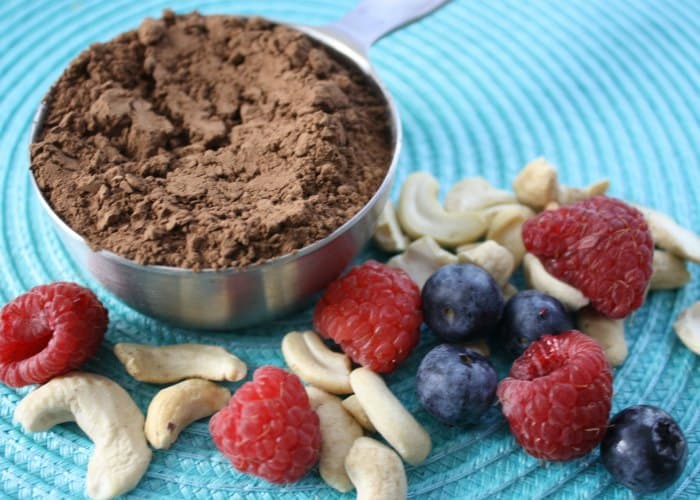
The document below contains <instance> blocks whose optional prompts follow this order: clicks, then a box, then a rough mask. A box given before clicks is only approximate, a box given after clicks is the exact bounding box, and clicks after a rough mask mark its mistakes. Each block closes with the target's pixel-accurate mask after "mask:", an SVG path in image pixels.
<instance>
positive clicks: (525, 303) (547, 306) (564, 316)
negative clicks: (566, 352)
mask: <svg viewBox="0 0 700 500" xmlns="http://www.w3.org/2000/svg"><path fill="white" fill-rule="evenodd" d="M500 326H501V338H502V339H503V342H504V344H505V347H506V349H508V351H509V352H510V353H511V354H512V355H513V356H515V357H518V356H520V355H521V354H522V353H523V352H525V349H527V348H528V347H529V346H530V344H532V343H533V342H534V341H535V340H537V339H539V338H540V337H541V336H542V335H545V334H556V333H562V332H567V331H569V330H573V328H574V322H573V321H572V319H571V316H569V313H567V312H566V309H565V308H564V306H563V305H562V303H561V302H559V301H558V300H557V299H555V298H554V297H551V296H549V295H547V294H544V293H542V292H538V291H537V290H525V291H522V292H518V293H516V294H515V295H513V296H512V297H511V298H510V300H509V301H508V302H506V306H505V308H504V309H503V317H502V318H501V325H500Z"/></svg>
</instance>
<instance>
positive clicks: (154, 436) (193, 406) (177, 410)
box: [144, 378, 231, 449]
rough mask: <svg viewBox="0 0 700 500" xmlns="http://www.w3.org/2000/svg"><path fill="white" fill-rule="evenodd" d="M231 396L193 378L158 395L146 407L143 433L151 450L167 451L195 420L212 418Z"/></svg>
mask: <svg viewBox="0 0 700 500" xmlns="http://www.w3.org/2000/svg"><path fill="white" fill-rule="evenodd" d="M229 399H231V392H230V391H229V390H228V389H226V388H225V387H220V386H218V385H216V384H215V383H214V382H210V381H209V380H202V379H201V378H193V379H188V380H184V381H182V382H180V383H179V384H175V385H171V386H170V387H167V388H165V389H163V390H161V391H159V392H158V394H156V395H155V396H154V398H153V399H152V400H151V404H150V405H148V412H147V413H146V425H145V426H144V432H145V433H146V439H148V442H149V443H151V446H153V447H154V448H157V449H167V448H170V446H171V445H172V444H173V443H174V442H175V440H176V439H177V438H178V436H179V435H180V433H181V432H182V430H183V429H184V428H185V427H187V426H188V425H190V424H191V423H192V422H194V421H195V420H199V419H200V418H204V417H208V416H210V415H213V414H214V413H216V412H217V411H219V410H220V409H221V408H223V407H225V406H226V405H227V404H228V401H229Z"/></svg>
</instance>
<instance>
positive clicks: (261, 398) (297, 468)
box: [209, 366, 321, 483]
mask: <svg viewBox="0 0 700 500" xmlns="http://www.w3.org/2000/svg"><path fill="white" fill-rule="evenodd" d="M209 432H211V436H212V438H213V439H214V443H215V444H216V446H217V448H219V450H220V451H221V453H223V454H224V455H226V457H228V459H229V460H230V461H231V463H233V466H234V467H235V468H236V469H238V470H239V471H241V472H246V473H248V474H253V475H255V476H259V477H262V478H263V479H267V480H268V481H270V482H272V483H291V482H293V481H296V480H298V479H300V478H301V477H302V476H303V475H304V474H306V473H307V472H308V471H309V469H310V468H311V467H312V466H313V465H314V464H315V463H316V461H317V460H318V456H319V452H320V449H321V429H320V426H319V420H318V415H316V413H315V412H314V411H313V410H312V409H311V405H310V404H309V398H308V396H307V395H306V390H304V386H303V385H302V384H301V381H300V380H299V377H297V376H296V375H294V374H291V373H289V372H286V371H284V370H282V369H281V368H276V367H274V366H263V367H261V368H258V369H257V370H255V373H254V374H253V381H252V382H246V383H245V384H243V385H242V386H241V387H240V389H238V390H237V391H236V393H235V394H234V395H233V397H232V398H231V400H230V401H229V404H228V406H227V407H226V408H224V409H222V410H220V411H219V412H217V413H216V414H215V415H214V416H213V417H212V418H211V421H210V422H209Z"/></svg>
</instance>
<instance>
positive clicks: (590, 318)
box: [578, 307, 627, 366]
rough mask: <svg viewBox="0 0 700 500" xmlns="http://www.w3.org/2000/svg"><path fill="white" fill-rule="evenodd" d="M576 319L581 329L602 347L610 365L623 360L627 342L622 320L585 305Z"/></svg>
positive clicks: (625, 355)
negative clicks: (607, 316) (609, 316)
mask: <svg viewBox="0 0 700 500" xmlns="http://www.w3.org/2000/svg"><path fill="white" fill-rule="evenodd" d="M578 321H579V326H580V327H581V331H582V332H583V333H585V334H587V335H588V336H590V337H593V338H594V339H596V340H597V341H598V343H599V344H600V345H601V346H602V347H603V352H604V353H605V357H606V358H608V361H609V362H610V364H611V365H612V366H619V365H621V364H622V363H623V362H624V361H625V358H627V342H625V322H624V321H623V320H621V319H610V318H606V317H605V316H603V315H601V314H599V313H597V312H596V311H595V310H593V309H591V308H590V307H586V308H585V309H581V310H580V311H579V313H578Z"/></svg>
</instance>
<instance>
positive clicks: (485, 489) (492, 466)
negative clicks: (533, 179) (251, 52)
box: [0, 0, 700, 499]
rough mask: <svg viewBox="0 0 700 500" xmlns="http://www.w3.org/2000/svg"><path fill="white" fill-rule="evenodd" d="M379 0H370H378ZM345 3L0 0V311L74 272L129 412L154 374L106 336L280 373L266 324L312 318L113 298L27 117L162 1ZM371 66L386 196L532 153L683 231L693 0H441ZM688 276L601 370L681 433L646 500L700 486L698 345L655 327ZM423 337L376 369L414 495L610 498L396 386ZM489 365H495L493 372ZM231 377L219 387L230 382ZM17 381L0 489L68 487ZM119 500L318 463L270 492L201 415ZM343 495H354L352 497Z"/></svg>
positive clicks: (253, 8) (694, 124)
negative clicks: (92, 294)
mask: <svg viewBox="0 0 700 500" xmlns="http://www.w3.org/2000/svg"><path fill="white" fill-rule="evenodd" d="M377 1H382V0H377ZM353 3H354V2H353V0H342V1H340V0H304V1H303V2H300V1H295V0H267V1H265V2H260V1H255V0H246V1H243V0H241V1H206V2H205V1H199V2H198V1H177V2H173V1H170V2H169V1H164V0H138V1H132V0H112V1H109V2H107V1H102V2H98V1H69V0H66V1H55V0H52V1H48V0H41V1H40V0H34V1H24V0H15V1H7V0H4V1H3V2H0V207H1V208H0V303H3V304H4V303H5V302H7V301H9V300H10V299H11V298H13V297H14V296H16V295H17V294H19V293H22V292H24V291H26V290H27V289H29V288H30V287H31V286H34V285H37V284H40V283H46V282H49V281H54V280H75V281H78V282H81V283H85V284H87V285H89V286H90V287H92V288H93V289H94V290H96V291H97V293H98V294H99V296H100V298H101V299H102V300H103V301H104V302H105V304H106V305H107V307H108V308H109V309H110V312H111V318H112V321H111V325H110V329H109V332H108V335H107V340H106V342H105V343H104V345H103V347H102V348H101V349H100V351H99V353H98V356H97V357H96V358H95V359H93V360H92V361H90V362H89V363H88V364H87V366H86V369H88V370H91V371H95V372H99V373H102V374H106V375H108V376H110V377H113V378H115V379H116V380H117V381H118V382H119V383H121V384H122V385H123V386H124V387H125V388H126V389H127V390H128V391H129V392H130V393H131V394H132V396H133V397H134V399H135V400H136V402H137V404H138V405H139V406H140V407H141V408H142V409H143V410H145V409H146V408H147V405H148V402H149V401H150V399H151V397H152V396H153V395H154V394H155V392H156V391H157V387H156V386H152V385H149V384H142V383H138V382H135V381H134V380H133V379H131V378H130V377H129V376H128V375H127V374H126V372H125V371H124V370H123V368H122V367H121V365H120V364H119V362H118V361H117V360H116V358H115V357H114V355H113V354H112V351H111V348H112V346H113V344H114V343H115V342H119V341H128V342H151V343H177V342H185V341H200V342H211V343H215V344H220V345H224V346H226V347H228V348H230V349H232V350H233V351H235V352H237V353H238V354H239V355H240V356H241V357H242V358H244V359H245V360H246V361H248V363H249V364H250V367H251V371H252V369H254V368H255V367H257V366H260V365H263V364H268V363H272V364H277V365H282V364H283V361H282V358H281V355H280V351H279V342H280V339H281V336H282V335H283V334H284V333H285V332H287V331H289V330H291V329H298V328H306V327H309V326H310V311H306V312H303V313H301V314H298V315H296V316H293V317H290V318H287V319H285V320H282V321H277V322H274V323H271V324H266V325H262V326H260V327H257V328H250V329H248V330H246V331H245V332H243V333H237V334H207V333H201V334H200V333H196V332H194V333H193V332H187V331H184V330H177V329H172V328H168V327H166V326H164V325H162V324H160V323H158V322H156V321H154V320H151V319H149V318H147V317H144V316H142V315H140V314H138V313H136V312H134V311H133V310H131V309H128V308H127V307H125V306H123V305H122V304H121V303H119V302H118V301H117V300H115V299H114V297H112V296H111V295H109V294H108V293H106V292H105V291H104V290H103V289H102V288H101V287H100V286H99V285H98V284H97V283H96V282H95V281H94V280H92V279H91V278H90V277H89V276H88V275H86V274H84V273H83V272H81V271H80V270H79V269H77V268H76V267H75V266H73V264H72V263H71V261H70V259H69V257H68V256H67V255H66V253H65V252H64V250H63V248H62V247H61V245H60V243H59V242H58V240H57V239H56V237H55V235H54V234H53V233H52V231H51V229H50V225H49V223H48V220H47V219H46V218H45V217H44V215H43V214H42V212H41V210H40V208H39V205H38V203H37V200H36V199H35V197H34V196H33V194H32V192H31V190H30V186H29V175H28V170H27V168H28V158H27V144H28V134H29V127H30V122H31V118H32V115H33V113H34V111H35V109H36V107H37V105H38V103H39V101H40V100H41V98H42V96H43V94H44V93H45V92H46V91H47V89H48V88H49V86H50V84H51V82H52V81H53V80H55V79H56V78H57V77H58V75H59V74H60V73H61V71H62V70H63V68H64V67H65V66H66V64H67V63H68V62H69V61H70V59H72V58H73V57H74V56H76V55H77V54H78V53H79V52H80V51H81V50H82V49H83V48H85V47H86V46H87V45H88V44H89V43H91V42H94V41H98V40H107V39H109V38H111V37H113V36H114V35H116V34H118V33H120V32H121V31H124V30H127V29H130V28H133V27H135V26H137V25H138V24H139V22H140V20H141V19H142V18H143V17H145V16H147V15H150V16H158V15H159V14H160V11H161V10H162V9H163V8H165V7H174V8H175V9H176V10H177V11H182V12H184V11H189V10H193V9H195V8H196V9H199V10H201V11H202V12H205V13H217V12H221V13H240V14H255V13H257V14H262V15H265V16H268V17H271V18H276V19H280V20H286V21H292V22H304V23H324V22H328V21H331V20H333V19H335V18H337V17H339V16H340V15H341V14H342V13H343V12H345V11H346V10H348V9H349V8H350V7H351V6H352V5H353ZM371 58H372V60H373V62H374V63H375V64H376V66H377V68H378V71H379V73H380V75H381V76H382V78H383V79H384V80H385V82H386V83H387V85H388V87H389V89H390V90H391V92H392V93H393V95H394V96H395V97H396V101H397V102H398V105H399V108H400V112H401V114H402V120H403V126H404V130H405V148H404V151H403V153H402V157H401V161H400V166H399V167H400V168H399V173H398V176H397V183H396V186H395V189H394V195H396V194H397V189H396V187H398V186H399V185H400V184H401V182H402V180H403V179H404V177H405V176H406V174H407V173H409V172H410V171H412V170H417V169H422V170H429V171H431V172H432V173H433V174H434V175H436V176H437V177H439V178H440V179H441V181H442V182H443V186H447V185H449V184H450V183H452V182H454V181H457V180H458V179H460V178H461V177H464V176H467V175H482V176H484V177H486V178H487V179H488V180H489V181H491V182H492V183H493V184H495V185H497V186H500V187H504V188H505V187H508V186H509V184H510V181H511V180H512V178H513V176H514V174H515V173H516V172H517V171H518V170H519V169H520V168H521V167H522V165H523V164H524V163H525V162H526V161H527V160H530V159H532V158H534V157H536V156H539V155H545V156H546V157H547V158H548V159H550V160H551V161H552V162H553V163H554V164H556V165H557V166H558V167H559V168H560V172H561V178H562V180H563V181H564V182H565V183H567V184H570V185H584V184H586V183H588V182H591V181H595V180H598V179H599V178H603V177H609V178H610V179H611V181H612V188H611V194H612V195H615V196H618V197H621V198H624V199H626V200H630V201H634V202H638V203H642V204H646V205H649V206H653V207H656V208H658V209H660V210H663V211H665V212H667V213H670V214H672V215H673V216H674V217H676V219H677V220H679V221H680V222H681V223H682V224H683V225H685V226H687V227H690V228H692V229H694V230H695V231H696V232H700V214H699V213H698V207H699V206H700V194H699V193H700V191H699V190H698V188H697V186H700V3H699V2H697V1H696V0H685V1H683V0H674V1H671V0H668V1H662V0H636V1H632V0H628V1H625V0H568V1H564V2H563V1H556V0H531V1H529V2H522V1H520V0H489V1H487V0H480V1H477V0H455V1H454V2H452V3H451V4H449V5H448V6H447V7H445V8H443V9H442V10H440V11H439V12H437V13H435V14H434V15H432V16H431V17H429V18H427V19H425V20H423V21H421V22H420V24H416V25H413V26H411V27H408V28H406V29H404V30H403V31H400V32H397V33H395V34H393V35H391V36H390V37H389V38H387V39H385V40H383V41H381V42H379V43H378V44H377V45H376V47H374V48H373V49H372V51H371ZM690 268H691V272H692V274H693V282H692V283H691V284H689V285H688V286H686V287H685V288H684V289H683V290H681V291H678V292H663V293H661V292H655V293H653V294H652V295H651V296H650V298H649V300H648V302H647V304H646V305H645V306H644V307H643V308H642V309H641V310H640V311H638V312H637V313H635V314H634V315H633V316H632V317H631V318H629V319H628V320H627V322H626V326H627V338H628V342H629V348H630V354H629V357H628V359H627V361H626V363H625V364H624V365H623V366H622V367H621V368H620V369H619V370H617V373H616V375H615V396H614V408H613V410H614V411H617V410H619V409H621V408H624V407H626V406H628V405H631V404H636V403H642V402H643V403H651V404H656V405H659V406H662V407H664V408H666V409H667V410H669V411H670V412H671V413H672V414H673V415H674V416H675V418H676V419H677V420H678V421H679V423H680V424H681V426H682V427H683V429H684V430H685V432H686V435H687V437H688V439H689V444H690V457H689V461H688V465H687V468H686V470H685V473H684V475H683V476H682V477H681V478H680V480H679V481H678V482H677V483H676V484H675V485H674V486H673V487H672V488H670V489H669V490H667V491H666V492H664V493H662V494H661V495H659V497H663V498H666V497H668V498H698V497H700V442H699V441H700V422H699V419H700V411H699V410H700V375H699V373H698V372H699V370H698V361H697V357H696V356H695V355H693V354H692V353H691V352H689V351H688V350H687V349H686V348H685V347H684V346H683V345H681V344H680V343H679V342H678V341H677V340H676V338H675V335H674V334H673V333H672V330H671V324H672V322H673V319H674V318H675V316H676V314H677V313H678V312H679V311H680V310H681V309H683V308H685V307H687V306H688V305H690V304H691V303H692V302H694V301H695V300H698V299H700V276H699V274H700V273H699V272H698V267H697V266H694V265H693V266H690ZM434 344H435V339H434V338H433V337H432V336H431V335H430V334H426V335H425V336H424V338H423V340H422V343H421V345H420V347H419V349H418V350H417V352H416V353H415V354H414V355H413V356H412V357H411V358H410V360H409V362H408V363H407V364H406V365H405V366H404V367H403V368H402V369H401V370H399V371H398V372H397V373H396V374H394V375H392V376H390V377H389V378H388V380H389V383H390V385H391V387H392V389H393V390H394V391H395V392H396V393H397V394H398V396H399V397H400V399H401V400H402V401H404V403H405V404H406V406H407V407H408V408H409V409H410V410H411V411H413V412H414V413H415V415H416V416H417V418H418V420H419V421H420V422H421V423H423V424H424V425H425V426H426V427H427V428H428V429H429V431H430V433H431V435H432V437H433V440H434V451H433V453H432V454H431V455H430V457H429V458H428V460H427V462H426V463H425V464H423V465H422V466H420V467H408V478H409V485H410V491H409V495H410V496H411V497H425V498H428V497H430V498H465V497H468V498H485V497H492V496H494V495H496V496H502V497H505V498H509V497H516V498H517V497H527V498H530V497H545V496H550V495H551V496H553V497H558V498H586V497H598V496H605V497H610V498H627V497H629V496H631V494H630V493H629V492H628V491H627V490H625V489H624V488H622V487H620V486H618V485H616V484H615V483H614V482H613V481H612V479H611V478H610V476H609V475H608V474H607V473H606V471H605V470H604V469H603V467H602V466H601V465H600V463H599V461H598V456H597V453H592V454H591V455H589V456H587V457H585V458H582V459H580V460H576V461H573V462H570V463H566V464H554V463H553V464H545V463H541V462H539V461H537V460H535V459H533V458H531V457H529V456H527V455H526V454H525V453H523V452H522V451H521V450H520V448H519V447H518V446H517V445H516V444H515V442H514V441H513V439H512V437H511V435H510V433H509V431H508V428H507V425H506V424H505V422H504V421H503V419H502V418H501V417H500V415H499V414H498V412H497V411H495V410H494V411H493V412H491V413H489V414H488V415H487V417H486V419H485V421H484V423H483V424H482V425H480V426H477V427H473V428H469V429H461V428H455V429H450V428H447V427H444V426H442V425H439V424H437V423H436V422H435V421H433V420H432V419H431V418H430V417H429V416H428V415H427V414H426V413H425V412H424V411H422V410H421V409H420V408H419V407H418V405H417V402H416V399H415V396H414V395H413V382H414V381H413V375H414V373H415V369H416V367H417V363H418V361H419V359H420V357H421V356H422V354H424V353H425V352H426V351H427V350H428V349H429V348H430V347H431V346H433V345H434ZM500 368H501V370H503V369H504V368H505V367H504V366H501V367H500ZM235 387H236V385H232V388H235ZM27 392H28V390H27V389H22V390H13V389H8V388H6V387H4V386H0V475H1V477H0V480H1V486H0V491H1V492H2V493H3V494H4V495H5V496H10V497H19V498H28V499H29V498H32V499H33V498H43V497H51V498H65V497H81V496H82V495H83V494H84V493H83V491H84V476H85V468H86V464H87V460H88V458H89V456H90V453H91V451H92V445H91V443H90V441H89V440H88V439H87V438H86V437H85V436H84V435H83V434H82V433H81V432H80V430H79V429H78V428H77V427H76V426H75V425H62V426H58V427H57V428H55V429H54V430H52V431H51V432H48V433H39V434H26V433H24V432H22V431H21V430H20V428H19V426H18V425H17V424H15V423H13V421H12V412H13V410H14V407H15V405H16V404H17V402H18V401H19V399H21V397H22V396H23V395H24V394H26V393H27ZM129 496H131V497H134V498H156V497H167V498H177V497H182V498H231V497H233V498H247V497H254V498H278V497H286V498H307V497H314V498H330V497H335V496H339V495H337V494H336V493H335V492H334V491H333V490H331V489H329V488H327V487H325V485H324V484H323V483H322V482H321V480H320V479H319V476H318V474H317V472H315V471H314V472H312V473H310V474H309V475H308V476H307V477H306V478H304V479H303V480H302V481H300V482H299V483H296V484H294V485H291V486H287V487H284V488H280V487H277V486H272V485H270V484H268V483H266V482H264V481H261V480H257V479H255V478H253V477H250V476H243V475H241V474H238V473H237V472H235V471H234V470H233V469H232V467H231V466H230V465H229V464H228V462H227V461H226V460H225V459H224V458H223V456H221V455H220V454H219V453H218V452H217V451H216V450H215V448H214V445H213V444H212V442H211V440H210V439H209V436H208V431H207V425H206V423H204V422H200V423H197V424H195V425H193V426H192V427H191V428H189V429H187V430H186V431H185V432H184V433H183V434H182V435H181V437H180V439H179V440H178V441H177V442H176V443H175V445H174V446H173V447H172V449H170V450H168V451H157V452H155V453H154V459H153V463H152V465H151V467H150V469H149V470H148V472H147V474H146V476H145V477H144V479H143V480H142V481H141V483H140V484H139V487H138V489H136V490H134V491H133V492H132V493H131V494H130V495H129ZM348 497H352V494H349V495H348Z"/></svg>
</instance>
